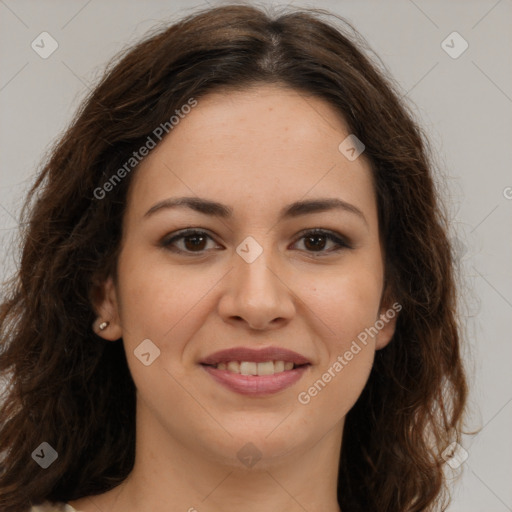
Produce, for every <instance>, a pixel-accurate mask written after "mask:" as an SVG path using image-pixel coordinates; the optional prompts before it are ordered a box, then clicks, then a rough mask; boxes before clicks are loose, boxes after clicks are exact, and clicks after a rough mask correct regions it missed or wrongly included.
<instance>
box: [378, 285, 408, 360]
mask: <svg viewBox="0 0 512 512" xmlns="http://www.w3.org/2000/svg"><path fill="white" fill-rule="evenodd" d="M401 309H402V305H401V304H400V303H398V302H396V301H393V298H392V297H391V295H390V294H389V293H388V291H386V292H385V293H384V296H383V300H382V301H381V307H380V311H379V318H378V319H377V322H376V324H375V325H376V327H378V329H379V332H378V334H377V336H376V337H375V349H376V350H380V349H381V348H384V347H385V346H386V345H387V344H388V343H389V342H390V341H391V339H392V338H393V335H394V334H395V330H396V321H397V317H398V313H399V311H400V310H401Z"/></svg>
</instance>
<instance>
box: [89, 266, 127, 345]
mask: <svg viewBox="0 0 512 512" xmlns="http://www.w3.org/2000/svg"><path fill="white" fill-rule="evenodd" d="M92 300H93V307H94V310H95V312H96V314H97V315H98V318H96V320H95V321H94V325H93V329H94V332H95V333H96V334H97V335H98V336H101V337H102V338H103V339H105V340H109V341H116V340H118V339H119V338H121V337H122V335H123V330H122V327H121V322H120V318H119V300H118V296H117V291H116V286H115V284H114V280H113V279H112V277H111V276H109V277H108V278H107V279H106V280H105V281H104V282H103V283H101V284H99V285H96V286H95V287H94V291H93V299H92ZM102 322H108V326H107V327H106V328H105V329H103V330H100V328H99V326H100V324H101V323H102Z"/></svg>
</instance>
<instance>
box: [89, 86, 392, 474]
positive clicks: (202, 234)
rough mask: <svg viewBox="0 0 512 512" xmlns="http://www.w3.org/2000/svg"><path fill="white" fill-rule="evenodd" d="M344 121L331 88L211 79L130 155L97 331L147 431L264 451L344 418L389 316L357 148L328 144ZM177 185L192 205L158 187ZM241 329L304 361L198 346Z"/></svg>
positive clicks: (237, 335) (314, 436)
mask: <svg viewBox="0 0 512 512" xmlns="http://www.w3.org/2000/svg"><path fill="white" fill-rule="evenodd" d="M348 135H349V132H348V131H347V128H346V127H345V124H344V122H343V120H342V118H341V117H340V116H339V114H337V113H336V112H335V111H334V110H333V108H332V107H331V106H330V105H329V104H328V103H325V102H324V101H323V100H320V99H318V98H313V97H311V96H308V97H306V96H305V95H304V94H302V93H298V92H295V91H293V90H290V89H284V88H278V87H277V86H258V87H257V88H253V89H250V90H247V91H245V92H236V93H229V94H226V93H225V94H210V95H208V96H206V97H204V98H201V99H200V100H198V104H197V106H196V107H195V108H193V109H192V110H191V111H190V113H189V114H187V116H186V117H185V118H184V119H182V120H181V121H180V123H179V124H178V125H177V126H175V127H174V129H173V131H172V132H171V133H170V134H169V136H167V138H165V139H164V140H163V141H162V142H161V143H160V144H159V145H158V146H157V147H156V148H155V149H153V150H152V151H151V153H150V154H149V155H148V156H147V157H146V159H145V160H144V161H143V162H142V164H141V165H140V167H139V168H138V169H137V171H134V172H136V174H135V175H134V176H133V181H132V183H131V185H130V192H129V196H128V198H127V209H126V214H125V218H124V224H123V241H122V248H121V252H120V256H119V260H118V273H117V279H116V282H115V283H114V281H113V280H112V279H109V280H108V281H107V283H106V284H105V288H104V295H103V299H102V301H101V303H99V305H98V306H97V310H98V312H99V314H100V315H101V316H102V317H103V318H104V319H105V318H108V319H109V320H110V322H111V324H110V326H109V327H108V329H106V330H105V331H104V332H102V336H103V337H105V338H108V339H113V340H114V339H117V338H119V337H121V336H122V342H123V343H124V345H125V351H126V354H127V360H128V365H129V368H130V371H131V374H132V376H133V379H134V382H135V385H136V387H137V404H138V410H137V414H138V415H140V417H139V418H138V420H139V422H140V423H139V424H138V425H139V426H140V428H144V429H146V430H145V431H146V433H147V435H150V432H151V431H152V430H153V431H155V432H156V431H157V430H158V431H159V432H160V434H161V433H164V434H165V436H167V439H169V440H172V442H173V443H175V444H176V445H179V446H181V447H182V448H184V449H186V450H188V451H190V452H195V453H200V454H202V455H203V456H207V457H208V458H209V459H212V460H218V461H223V462H225V463H226V462H227V463H230V464H238V465H239V464H240V463H241V462H240V459H239V458H238V457H237V452H238V450H240V448H241V447H243V446H244V445H246V444H247V443H249V442H251V443H253V444H254V445H255V446H256V447H257V449H258V450H259V451H260V453H261V454H262V455H263V461H265V460H266V459H267V458H268V459H270V458H274V459H275V458H278V457H280V456H282V455H284V454H285V453H286V454H290V453H293V452H295V453H297V454H299V453H300V452H301V451H302V450H306V447H307V446H309V445H311V444H312V443H314V442H315V441H317V440H318V439H320V438H321V437H322V436H323V435H325V434H326V432H328V431H329V430H330V429H332V428H333V427H335V428H337V429H339V432H341V429H342V426H343V420H344V417H345V415H346V414H347V412H348V411H349V410H350V408H351V407H352V406H353V405H354V403H355V402H356V400H357V398H358V397H359V395H360V394H361V392H362V390H363V387H364V386H365V383H366V381H367V379H368V377H369V373H370V370H371V366H372V363H373V358H374V353H375V350H378V349H380V348H382V347H384V346H385V345H386V343H388V341H389V340H390V338H391V336H392V334H393V330H394V323H395V322H394V319H393V318H392V317H391V318H389V315H388V316H386V318H387V320H386V321H385V322H383V321H380V322H379V318H382V317H381V315H386V314H387V313H386V312H387V311H389V308H390V304H385V305H382V306H381V298H382V296H383V291H384V290H383V275H384V267H383V252H382V247H381V244H380V240H379V229H378V228H379V226H378V218H377V204H376V196H375V192H374V187H373V183H372V177H371V168H370V165H369V163H368V161H367V160H366V159H365V157H364V153H363V154H362V155H361V156H359V157H358V158H356V159H355V160H353V159H352V160H351V159H348V158H347V157H346V156H345V154H343V153H342V152H341V151H340V149H339V145H340V143H341V142H342V141H344V139H345V138H346V137H347V136H348ZM182 197H189V198H193V199H194V200H196V207H193V205H192V207H191V206H190V205H189V206H187V205H186V202H183V204H181V205H178V206H176V205H174V206H172V205H171V204H170V201H174V200H176V199H178V198H182ZM203 200H204V201H209V202H214V203H219V205H223V206H219V205H214V206H212V205H211V204H210V205H205V204H204V203H201V201H203ZM326 200H327V201H330V202H331V204H330V205H329V204H327V206H325V205H324V206H323V207H319V203H315V202H318V201H326ZM334 201H338V203H336V204H335V203H334ZM298 203H301V204H298ZM197 205H199V206H197ZM291 205H295V207H293V208H290V206H291ZM185 230H189V231H188V232H185ZM393 316H394V314H393ZM376 322H377V328H376V327H375V326H376ZM376 331H377V332H376ZM365 334H366V336H365ZM144 340H146V341H144ZM148 340H150V341H148ZM363 340H364V341H363ZM240 347H242V348H246V349H252V350H255V351H258V350H260V349H266V348H269V347H270V348H278V349H284V350H290V351H293V352H294V353H297V354H299V355H301V356H302V357H303V358H304V359H305V360H307V361H308V364H307V365H305V366H301V367H300V368H296V369H292V370H285V371H284V372H283V371H282V370H283V367H282V365H281V363H277V364H275V365H269V364H266V365H265V364H264V365H256V364H255V363H256V362H257V361H254V360H255V359H257V356H256V355H254V356H252V355H251V354H248V355H240V354H238V355H237V354H231V355H230V356H228V358H229V359H232V360H234V361H236V360H238V361H240V360H242V361H247V362H248V363H249V364H244V365H242V366H244V370H243V371H244V372H245V371H248V372H250V373H251V372H253V371H256V372H258V371H259V372H260V373H262V374H264V373H267V372H271V368H272V370H273V371H275V372H276V373H275V374H274V376H273V377H272V376H264V375H261V376H254V375H251V376H244V375H238V376H233V373H232V370H236V364H235V365H233V364H232V363H230V365H229V366H227V367H226V369H223V367H222V365H221V366H220V367H219V368H216V369H214V368H213V367H206V366H205V365H204V364H202V363H204V362H205V360H207V358H208V357H209V356H211V355H212V354H215V353H216V352H218V351H221V350H226V349H232V348H240ZM350 354H351V355H350ZM214 359H215V357H214ZM217 359H218V358H217ZM293 359H294V356H293V355H290V354H287V353H285V354H279V353H274V354H272V353H271V352H269V353H267V354H266V355H263V356H262V357H261V358H260V359H257V360H259V361H268V360H284V361H285V362H293ZM226 364H227V363H226ZM295 364H296V365H299V364H300V361H299V362H297V361H296V363H295ZM286 368H289V365H286ZM287 372H288V373H287ZM283 373H285V374H286V378H283ZM227 374H228V375H227ZM226 375H227V376H226ZM257 379H262V380H261V381H260V382H261V384H260V385H258V384H255V382H256V381H257ZM315 383H316V385H315ZM138 428H139V427H138Z"/></svg>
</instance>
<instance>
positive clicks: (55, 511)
mask: <svg viewBox="0 0 512 512" xmlns="http://www.w3.org/2000/svg"><path fill="white" fill-rule="evenodd" d="M29 512H77V510H75V509H74V508H73V507H72V506H71V505H68V504H67V503H62V502H60V501H59V502H52V501H45V502H44V503H41V504H40V505H34V506H33V507H32V508H31V509H30V510H29Z"/></svg>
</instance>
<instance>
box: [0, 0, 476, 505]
mask: <svg viewBox="0 0 512 512" xmlns="http://www.w3.org/2000/svg"><path fill="white" fill-rule="evenodd" d="M328 16H331V17H332V18H335V20H337V21H339V22H341V24H339V23H337V22H336V21H335V20H333V21H332V22H331V20H329V19H327V17H328ZM341 25H343V27H342V26H341ZM370 53H371V51H370V50H369V49H368V47H367V44H366V42H365V41H364V39H363V38H362V37H361V36H360V35H359V34H358V33H357V31H356V30H355V29H354V28H353V27H352V26H351V25H350V23H348V22H347V21H345V20H344V19H343V18H341V17H339V16H336V15H333V14H331V13H329V12H327V11H324V10H320V9H295V10H288V11H283V12H280V13H279V15H276V14H272V15H271V14H270V13H268V12H267V11H265V10H264V9H263V8H259V7H254V6H249V5H245V6H242V5H228V6H223V7H216V8H209V9H203V10H201V11H198V12H194V13H193V14H188V15H187V16H186V17H184V18H183V19H181V20H180V21H177V22H174V23H173V24H172V25H170V26H169V25H166V26H164V27H163V28H161V27H158V29H157V30H156V31H154V32H153V33H151V34H149V35H148V36H146V38H145V39H144V40H142V41H140V42H138V43H136V44H135V45H133V46H132V47H130V48H128V49H126V50H125V51H123V52H122V53H121V54H120V55H119V56H118V57H117V58H116V59H115V60H113V61H112V62H111V63H110V64H109V65H108V66H107V69H106V71H105V73H104V74H103V75H102V77H101V79H100V80H99V82H98V84H97V85H96V86H95V87H94V89H93V90H92V91H91V92H90V94H89V95H88V97H87V98H85V100H84V101H83V102H82V104H81V106H80V108H79V110H78V112H77V115H76V116H75V118H74V120H73V122H72V123H71V125H70V126H69V128H68V129H67V131H66V132H65V133H64V134H63V136H62V137H61V138H60V139H59V140H58V141H57V142H56V144H55V145H54V147H53V148H52V150H51V152H50V153H49V155H48V157H47V158H46V159H45V161H44V162H43V164H42V166H41V170H40V172H39V173H38V176H37V179H36V181H35V183H34V185H33V186H32V188H31V189H30V191H29V195H28V197H27V199H26V202H25V204H24V208H23V210H22V215H21V220H22V223H23V228H22V230H21V237H22V238H21V253H20V258H21V261H20V264H19V268H18V269H17V272H16V274H15V275H14V276H13V277H12V278H11V279H10V280H9V281H8V282H7V283H5V284H4V289H5V297H4V299H3V302H2V304H1V309H0V336H1V338H0V339H1V345H0V348H1V358H0V371H1V372H2V374H3V375H5V376H6V377H7V382H6V387H5V389H4V393H3V399H2V403H1V409H0V453H1V454H2V458H1V465H0V508H1V509H2V510H3V511H4V512H19V511H20V510H25V509H27V508H29V507H30V505H32V504H37V503H40V502H42V501H44V500H45V499H49V500H54V501H71V500H74V499H78V498H80V497H83V496H88V495H93V494H98V493H101V492H106V491H107V490H109V489H111V488H113V487H115V486H117V485H118V484H119V483H121V482H122V481H123V480H124V479H125V478H126V477H127V475H128V474H129V472H130V471H131V469H132V467H133V464H134V456H135V386H134V383H133V380H132V378H131V375H130V372H129V369H128V365H127V362H126V356H125V353H124V349H123V345H122V343H118V344H112V343H105V342H104V340H103V339H102V338H100V337H98V336H97V335H96V334H95V333H94V332H93V331H92V329H91V325H92V323H93V321H94V320H95V317H96V315H95V312H94V308H93V304H94V298H95V293H96V291H97V290H98V286H99V285H100V283H101V282H102V281H103V280H104V279H105V278H106V277H107V276H108V275H112V274H113V275H115V270H116V261H117V256H118V253H119V246H120V239H121V232H122V219H123V213H124V209H125V205H126V195H127V191H128V187H129V184H130V182H131V177H132V176H133V174H134V173H135V172H136V167H135V168H134V170H133V171H132V172H131V173H127V175H126V176H125V177H124V179H123V180H120V182H119V183H117V182H116V186H113V187H112V190H110V191H109V193H108V194H105V195H104V197H101V198H98V195H99V194H98V188H99V187H103V186H104V184H105V183H106V182H107V181H108V180H111V179H112V177H113V176H114V175H115V174H116V173H117V172H118V170H119V169H120V168H121V167H122V166H123V164H125V162H126V161H127V159H129V158H130V156H131V155H133V152H134V151H136V150H137V149H138V148H140V147H141V146H142V145H144V143H145V141H146V140H147V137H148V136H149V135H151V134H152V133H153V131H154V130H155V128H156V127H158V126H160V125H162V123H166V122H168V120H169V118H170V116H171V115H173V114H174V113H175V111H176V110H177V109H179V108H180V107H181V106H182V105H184V104H186V103H187V102H188V101H189V100H190V98H195V99H196V100H198V99H199V98H201V97H202V96H204V95H207V94H208V93H210V92H213V91H215V92H219V91H225V92H226V93H227V94H229V91H230V90H237V91H238V90H239V91H243V90H245V89H247V88H248V87H251V86H253V85H258V84H264V83H272V84H277V85H281V86H284V87H288V88H292V89H294V90H297V91H299V92H303V93H305V94H307V95H314V96H316V97H318V98H320V99H323V100H325V101H327V102H328V103H329V104H330V105H331V106H332V108H333V109H335V110H336V111H337V112H339V114H340V116H341V117H342V118H343V120H344V121H345V122H346V124H347V126H348V128H349V130H350V133H353V134H355V135H356V136H357V137H358V138H359V139H360V140H361V141H363V142H364V144H365V146H366V148H365V155H366V157H367V158H368V159H369V161H370V162H371V167H372V173H373V178H374V184H375V190H376V194H377V206H378V216H379V227H380V233H381V238H382V241H383V244H384V249H385V258H386V259H385V280H386V283H387V285H388V289H390V290H391V292H390V293H391V295H392V297H393V298H394V299H395V300H396V301H398V302H399V303H400V304H401V305H402V310H401V311H400V314H399V317H398V321H397V326H396V332H395V334H394V337H393V339H392V341H391V343H389V344H388V345H387V346H386V347H385V348H384V349H382V350H379V351H377V353H376V356H375V360H374V366H373V369H372V371H371V374H370V377H369V380H368V382H367V385H366V386H365V388H364V390H363V392H362V394H361V396H360V398H359V399H358V401H357V402H356V404H355V405H354V407H353V408H352V409H351V410H350V411H349V413H348V415H347V417H346V422H345V429H344V433H343V444H342V450H341V453H340V465H339V479H338V501H339V504H340V506H341V508H342V509H343V510H350V511H365V512H377V511H378V512H406V511H407V512H419V511H425V510H438V509H441V508H442V507H444V506H445V505H446V503H447V502H448V501H449V493H448V492H447V490H448V488H447V485H446V481H445V476H444V474H443V464H444V462H445V461H444V459H443V457H442V452H443V450H444V449H445V448H446V447H447V446H448V445H449V444H450V443H451V442H453V441H457V440H459V438H460V427H461V426H462V421H463V419H464V411H465V404H466V398H467V384H466V377H465V372H464V368H463V364H462V360H461V355H460V340H459V338H460V337H461V336H460V332H461V330H460V326H459V325H458V321H457V303H456V279H455V265H454V254H453V250H452V248H451V245H450V242H449V238H448V234H447V233H448V223H447V214H446V213H444V208H443V205H442V203H441V199H440V196H439V192H438V188H437V187H436V184H435V181H434V167H435V166H434V164H433V157H432V153H433V152H432V151H431V149H430V147H429V143H428V140H427V137H426V136H425V134H424V133H423V131H422V129H421V128H420V126H419V124H418V123H417V122H416V121H415V120H414V116H413V114H412V110H411V109H410V108H409V107H407V106H406V105H405V102H404V101H403V99H402V97H401V94H400V92H399V89H398V87H397V86H396V84H395V82H394V81H393V80H392V79H391V78H389V77H388V73H387V72H386V70H385V68H384V66H381V65H379V64H377V61H376V60H375V59H373V58H372V57H371V55H370ZM43 441H46V442H48V443H49V444H50V445H51V446H52V447H53V448H54V449H55V450H56V451H57V453H58V462H57V463H55V464H52V465H51V466H50V467H49V468H48V469H46V470H41V468H40V467H39V466H38V465H37V464H36V463H35V462H34V461H33V460H32V458H31V454H32V452H33V451H34V450H35V449H36V448H37V447H38V446H39V445H40V443H41V442H43Z"/></svg>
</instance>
